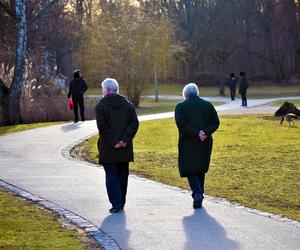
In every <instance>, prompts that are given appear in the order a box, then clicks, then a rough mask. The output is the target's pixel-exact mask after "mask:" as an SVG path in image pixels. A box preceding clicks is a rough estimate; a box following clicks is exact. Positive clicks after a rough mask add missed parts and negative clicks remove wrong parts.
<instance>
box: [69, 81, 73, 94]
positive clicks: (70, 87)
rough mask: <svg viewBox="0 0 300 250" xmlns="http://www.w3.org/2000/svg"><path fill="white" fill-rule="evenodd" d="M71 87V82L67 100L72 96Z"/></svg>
mask: <svg viewBox="0 0 300 250" xmlns="http://www.w3.org/2000/svg"><path fill="white" fill-rule="evenodd" d="M72 85H73V81H71V83H70V87H69V92H68V98H70V97H71V95H72V87H73V86H72Z"/></svg>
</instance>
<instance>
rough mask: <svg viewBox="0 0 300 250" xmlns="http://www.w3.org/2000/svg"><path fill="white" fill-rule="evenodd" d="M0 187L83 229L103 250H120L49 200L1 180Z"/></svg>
mask: <svg viewBox="0 0 300 250" xmlns="http://www.w3.org/2000/svg"><path fill="white" fill-rule="evenodd" d="M0 187H1V188H3V189H5V190H7V191H10V192H12V193H14V194H15V195H17V196H20V197H22V198H24V199H25V200H27V201H30V202H32V203H33V204H34V205H37V206H39V207H43V208H45V209H47V210H49V211H51V212H53V213H54V214H56V215H58V216H61V217H63V218H65V219H66V220H67V221H69V222H70V223H71V224H73V225H74V226H76V227H79V228H81V229H83V230H84V231H85V232H86V233H87V235H88V236H90V237H91V238H93V239H94V240H95V241H96V242H97V243H98V244H99V246H100V247H101V249H104V250H119V249H121V248H120V246H119V245H118V244H117V243H116V241H115V240H114V239H113V238H112V237H111V236H109V235H108V234H106V233H104V232H103V231H102V230H101V229H99V228H98V227H97V226H95V225H94V224H92V223H91V222H90V221H88V220H86V219H85V218H83V217H81V216H79V215H78V214H75V213H73V212H71V211H70V210H67V209H65V208H63V207H61V206H59V205H57V204H55V203H53V202H51V201H49V200H46V199H44V198H41V197H39V196H37V195H34V194H32V193H30V192H28V191H26V190H24V189H21V188H19V187H17V186H15V185H13V184H10V183H8V182H6V181H4V180H2V179H0Z"/></svg>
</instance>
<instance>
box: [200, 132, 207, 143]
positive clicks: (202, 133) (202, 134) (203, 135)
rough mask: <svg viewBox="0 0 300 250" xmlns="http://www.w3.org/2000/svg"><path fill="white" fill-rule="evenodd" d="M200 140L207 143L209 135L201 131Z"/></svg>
mask: <svg viewBox="0 0 300 250" xmlns="http://www.w3.org/2000/svg"><path fill="white" fill-rule="evenodd" d="M199 138H200V140H201V141H205V140H206V138H207V135H206V134H205V132H204V131H203V130H200V132H199Z"/></svg>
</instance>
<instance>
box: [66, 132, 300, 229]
mask: <svg viewBox="0 0 300 250" xmlns="http://www.w3.org/2000/svg"><path fill="white" fill-rule="evenodd" d="M96 134H97V132H95V133H91V134H90V135H88V136H85V137H83V138H81V139H79V140H77V141H75V142H74V143H72V144H70V145H69V146H67V147H65V148H63V149H62V151H61V152H62V155H63V157H65V158H67V159H69V160H71V161H76V162H80V163H81V164H83V165H88V166H91V167H100V165H97V164H94V163H91V162H88V161H83V160H79V159H77V158H74V157H73V156H72V155H71V154H70V151H71V149H72V148H73V147H75V146H76V145H78V144H80V143H81V142H83V141H85V140H87V139H89V138H90V137H92V136H93V135H96ZM130 176H131V178H136V179H139V180H143V181H147V182H155V183H158V184H159V185H162V186H164V187H166V188H169V189H172V190H175V191H178V192H181V193H185V194H188V195H190V194H191V192H190V191H189V190H186V189H182V188H179V187H176V186H171V185H168V184H164V183H161V182H158V181H154V180H150V179H147V178H145V177H141V176H138V175H135V174H131V173H130ZM205 199H207V200H208V201H210V202H214V203H218V204H221V205H224V206H227V207H232V208H235V209H240V210H243V211H246V212H248V213H252V214H256V215H259V216H262V217H265V218H268V219H273V220H276V221H279V222H281V223H285V224H289V225H291V226H294V227H297V228H300V222H298V221H296V220H293V219H289V218H287V217H283V216H281V215H277V214H273V213H270V212H264V211H261V210H258V209H255V208H249V207H246V206H244V205H242V204H240V203H237V202H232V201H228V200H227V199H225V198H220V197H214V196H210V195H205ZM205 199H204V202H205Z"/></svg>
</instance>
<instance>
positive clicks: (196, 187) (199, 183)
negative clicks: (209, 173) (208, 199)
mask: <svg viewBox="0 0 300 250" xmlns="http://www.w3.org/2000/svg"><path fill="white" fill-rule="evenodd" d="M187 178H188V181H189V184H190V188H191V190H192V192H193V193H192V196H193V198H194V196H195V195H196V194H201V196H202V197H203V193H204V181H205V173H201V174H197V175H190V176H188V177H187Z"/></svg>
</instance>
